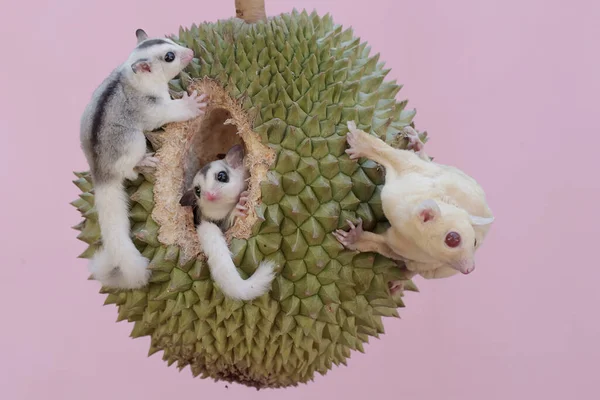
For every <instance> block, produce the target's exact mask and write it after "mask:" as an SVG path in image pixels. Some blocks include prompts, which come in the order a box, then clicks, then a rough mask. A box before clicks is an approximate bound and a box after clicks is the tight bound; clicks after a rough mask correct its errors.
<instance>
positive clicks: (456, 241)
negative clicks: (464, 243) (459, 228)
mask: <svg viewBox="0 0 600 400" xmlns="http://www.w3.org/2000/svg"><path fill="white" fill-rule="evenodd" d="M445 242H446V246H448V247H452V248H454V247H458V245H460V235H459V234H458V233H456V232H448V234H447V235H446V240H445Z"/></svg>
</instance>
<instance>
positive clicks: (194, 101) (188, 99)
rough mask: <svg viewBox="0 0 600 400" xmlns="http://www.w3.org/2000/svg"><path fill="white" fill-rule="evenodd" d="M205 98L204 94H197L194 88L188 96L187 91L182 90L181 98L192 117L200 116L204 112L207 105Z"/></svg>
mask: <svg viewBox="0 0 600 400" xmlns="http://www.w3.org/2000/svg"><path fill="white" fill-rule="evenodd" d="M206 99H207V98H206V95H205V94H201V95H200V96H198V92H197V91H195V90H194V91H193V92H192V94H191V95H189V96H188V94H187V92H184V93H183V97H182V98H181V100H183V101H184V104H185V105H186V106H187V107H188V109H189V111H190V113H191V115H192V118H196V117H200V116H202V115H204V114H205V113H206V107H207V106H208V102H207V101H206Z"/></svg>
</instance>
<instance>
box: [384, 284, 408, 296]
mask: <svg viewBox="0 0 600 400" xmlns="http://www.w3.org/2000/svg"><path fill="white" fill-rule="evenodd" d="M388 288H389V289H390V294H391V295H392V296H396V295H399V296H402V295H403V294H404V281H389V282H388Z"/></svg>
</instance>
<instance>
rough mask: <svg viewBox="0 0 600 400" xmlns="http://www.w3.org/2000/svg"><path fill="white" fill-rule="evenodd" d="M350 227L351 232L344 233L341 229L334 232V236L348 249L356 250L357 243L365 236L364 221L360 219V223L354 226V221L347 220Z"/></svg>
mask: <svg viewBox="0 0 600 400" xmlns="http://www.w3.org/2000/svg"><path fill="white" fill-rule="evenodd" d="M346 222H348V225H350V230H349V231H348V232H346V231H343V230H341V229H338V230H336V231H335V232H333V236H335V238H336V239H337V240H338V241H339V242H340V243H341V244H343V245H344V247H346V248H347V249H350V250H356V246H355V243H357V242H358V240H359V239H360V237H361V235H362V234H363V226H362V224H363V221H362V219H360V218H359V220H358V223H357V224H356V225H354V224H353V223H352V221H350V220H346Z"/></svg>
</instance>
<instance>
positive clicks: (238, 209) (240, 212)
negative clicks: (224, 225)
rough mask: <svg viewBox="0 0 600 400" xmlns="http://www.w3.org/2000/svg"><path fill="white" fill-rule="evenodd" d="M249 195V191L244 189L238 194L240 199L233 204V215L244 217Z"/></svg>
mask: <svg viewBox="0 0 600 400" xmlns="http://www.w3.org/2000/svg"><path fill="white" fill-rule="evenodd" d="M249 195H250V192H249V191H247V190H246V191H244V192H242V193H241V194H240V200H239V201H238V203H237V205H236V206H235V215H236V217H240V218H246V217H247V216H248V206H247V205H246V204H247V203H248V196H249Z"/></svg>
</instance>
